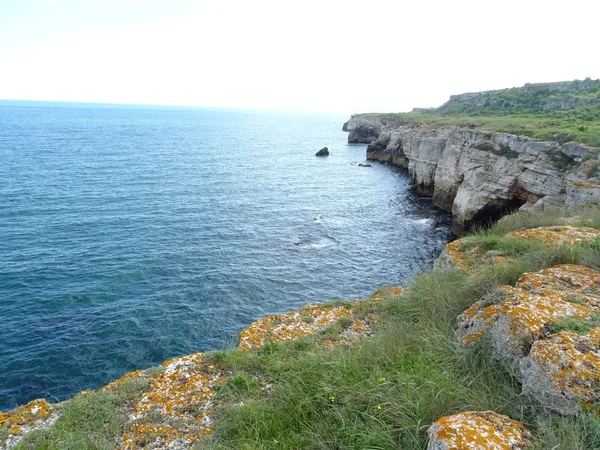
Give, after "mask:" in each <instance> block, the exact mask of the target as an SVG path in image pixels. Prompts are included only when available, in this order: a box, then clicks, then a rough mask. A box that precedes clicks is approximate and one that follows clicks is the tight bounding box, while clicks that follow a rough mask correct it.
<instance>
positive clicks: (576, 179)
mask: <svg viewBox="0 0 600 450" xmlns="http://www.w3.org/2000/svg"><path fill="white" fill-rule="evenodd" d="M344 129H345V130H347V131H348V133H349V135H348V142H350V143H368V144H369V146H368V148H367V159H370V160H374V161H380V162H384V163H388V164H391V165H394V166H397V167H402V168H405V169H407V170H408V172H409V174H410V176H411V179H412V184H413V186H414V189H415V191H416V192H417V193H418V194H419V195H423V196H429V197H432V198H433V204H434V205H435V206H437V207H439V208H441V209H443V210H445V211H448V212H451V213H452V214H453V216H454V232H455V233H456V234H459V235H460V234H461V233H463V232H464V230H466V229H468V228H470V227H471V226H472V225H478V224H485V223H487V222H489V221H492V220H496V219H498V218H500V217H501V216H502V215H504V214H506V213H507V212H509V211H513V210H517V209H521V210H536V209H543V208H546V207H549V206H552V207H556V206H567V207H569V208H574V209H575V208H580V207H583V206H597V205H599V204H600V178H599V177H598V173H597V170H596V168H597V167H598V165H599V160H598V149H596V148H592V147H588V146H585V145H583V144H576V143H565V144H558V143H555V142H540V141H536V140H533V139H530V138H528V137H525V136H517V135H513V134H508V133H494V132H485V131H481V130H474V129H471V128H469V126H468V124H466V126H465V127H442V128H436V127H435V126H433V125H431V124H425V123H420V122H415V121H411V122H407V121H405V120H401V119H400V118H398V116H396V117H394V115H390V114H381V115H379V114H364V115H361V114H359V115H354V116H352V118H351V119H350V120H349V121H348V122H347V123H346V124H344Z"/></svg>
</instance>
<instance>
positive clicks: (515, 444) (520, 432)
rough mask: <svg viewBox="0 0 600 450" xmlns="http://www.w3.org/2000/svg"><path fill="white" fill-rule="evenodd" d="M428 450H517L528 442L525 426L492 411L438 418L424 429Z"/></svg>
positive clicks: (529, 439) (528, 434) (528, 435)
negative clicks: (427, 438)
mask: <svg viewBox="0 0 600 450" xmlns="http://www.w3.org/2000/svg"><path fill="white" fill-rule="evenodd" d="M427 435H428V437H429V444H428V446H427V449H428V450H467V449H469V450H521V449H525V448H526V447H527V445H528V444H529V443H530V442H531V435H530V433H529V432H528V431H527V429H526V428H525V426H524V425H523V424H522V423H520V422H517V421H515V420H511V419H510V418H509V417H507V416H503V415H500V414H497V413H495V412H493V411H468V412H464V413H460V414H454V415H452V416H446V417H442V418H441V419H438V420H437V421H436V422H435V423H433V424H432V425H431V426H430V427H429V429H428V430H427Z"/></svg>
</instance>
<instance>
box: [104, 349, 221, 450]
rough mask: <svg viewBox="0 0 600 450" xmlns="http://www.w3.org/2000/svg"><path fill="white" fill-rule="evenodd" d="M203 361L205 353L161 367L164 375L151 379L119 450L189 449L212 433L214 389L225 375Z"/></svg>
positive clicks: (112, 387)
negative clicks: (145, 449)
mask: <svg viewBox="0 0 600 450" xmlns="http://www.w3.org/2000/svg"><path fill="white" fill-rule="evenodd" d="M202 359H203V355H202V353H193V354H191V355H187V356H183V357H181V358H173V359H170V360H168V361H165V362H164V363H162V365H161V368H163V369H164V371H163V372H161V373H158V374H156V375H154V376H153V377H152V379H151V381H150V384H149V387H148V389H147V390H146V392H144V394H143V395H142V398H141V399H140V400H139V401H138V402H137V403H136V404H135V405H134V406H133V409H132V411H131V413H130V425H129V427H128V429H127V431H126V433H125V435H124V436H123V438H122V441H121V443H120V445H119V447H118V448H119V449H127V450H132V449H139V448H150V449H162V448H177V449H187V448H191V447H192V446H193V445H194V443H196V442H197V441H198V440H199V439H201V438H202V436H204V435H208V434H211V433H212V432H213V427H212V412H213V407H214V403H213V398H214V396H215V394H216V392H215V390H214V385H215V384H216V383H219V382H221V381H223V380H224V379H225V378H226V374H224V373H223V372H222V371H220V370H219V369H218V368H217V367H216V366H215V365H214V364H213V363H209V362H204V361H203V360H202ZM142 373H143V372H141V371H137V372H133V373H132V374H127V375H126V376H125V377H123V378H121V379H120V380H117V381H116V382H114V383H116V384H114V385H113V386H111V385H109V386H107V388H108V389H114V387H116V385H118V384H119V383H122V382H125V381H127V380H129V379H131V378H135V377H136V376H142ZM111 384H113V383H111Z"/></svg>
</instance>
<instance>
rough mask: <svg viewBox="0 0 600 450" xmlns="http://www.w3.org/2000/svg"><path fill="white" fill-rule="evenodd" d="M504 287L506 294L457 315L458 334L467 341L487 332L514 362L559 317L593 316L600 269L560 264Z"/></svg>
mask: <svg viewBox="0 0 600 450" xmlns="http://www.w3.org/2000/svg"><path fill="white" fill-rule="evenodd" d="M502 289H503V290H504V292H505V293H506V299H505V300H503V301H501V302H499V303H496V304H492V305H486V304H485V302H484V301H478V302H475V303H474V304H473V305H471V307H470V308H468V309H467V310H466V311H465V312H464V313H462V314H461V315H460V316H459V317H458V323H459V326H458V330H457V336H458V339H459V341H460V342H462V343H463V344H471V343H473V342H475V341H478V340H480V339H481V338H483V337H484V336H488V337H489V338H490V340H491V344H492V350H493V352H494V356H495V357H497V358H499V359H502V360H505V361H507V362H509V363H512V364H515V365H518V363H519V360H520V359H521V358H523V357H525V356H527V353H528V352H529V348H530V347H531V344H532V343H534V342H535V341H536V340H538V339H540V338H543V337H546V336H547V334H548V333H549V332H550V331H551V329H550V328H549V327H550V326H551V325H552V324H553V323H555V322H556V321H558V320H562V319H576V320H589V319H590V318H591V317H592V316H593V315H594V314H596V313H597V312H599V311H600V299H599V298H598V296H600V273H599V272H596V271H594V270H591V269H588V268H587V267H583V266H577V265H572V264H561V265H558V266H554V267H551V268H547V269H543V270H540V271H539V272H536V273H525V274H523V275H522V276H521V278H519V280H518V281H517V283H516V285H515V287H514V288H513V287H511V286H503V287H502Z"/></svg>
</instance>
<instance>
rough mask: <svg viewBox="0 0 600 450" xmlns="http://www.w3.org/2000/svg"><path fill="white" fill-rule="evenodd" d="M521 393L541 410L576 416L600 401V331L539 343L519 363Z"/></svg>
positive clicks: (567, 333) (569, 333)
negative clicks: (533, 401)
mask: <svg viewBox="0 0 600 450" xmlns="http://www.w3.org/2000/svg"><path fill="white" fill-rule="evenodd" d="M520 373H521V379H522V383H523V393H524V394H526V395H528V396H530V397H532V398H534V399H535V400H536V401H537V402H538V403H539V404H540V405H541V406H542V407H543V408H548V409H552V410H554V411H557V412H559V413H561V414H575V413H577V411H578V410H579V404H580V403H583V404H588V405H592V404H595V403H597V402H598V400H600V328H594V329H592V330H590V331H589V332H588V333H585V334H583V335H580V334H577V333H575V332H573V331H561V332H559V333H557V334H555V335H554V336H552V337H551V338H550V339H543V340H538V341H537V342H535V343H534V344H533V346H532V347H531V351H530V352H529V355H528V356H527V357H526V358H524V359H522V360H521V362H520Z"/></svg>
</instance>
